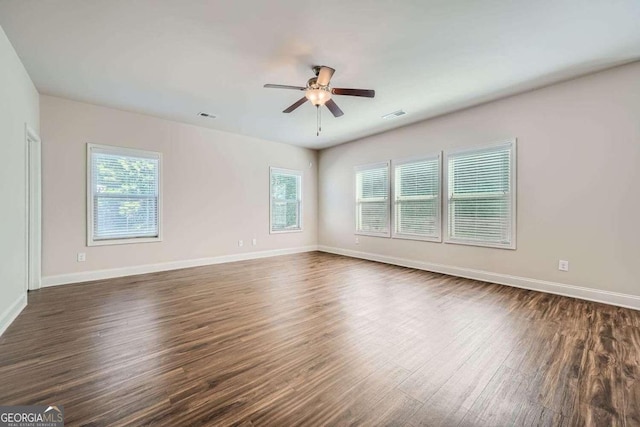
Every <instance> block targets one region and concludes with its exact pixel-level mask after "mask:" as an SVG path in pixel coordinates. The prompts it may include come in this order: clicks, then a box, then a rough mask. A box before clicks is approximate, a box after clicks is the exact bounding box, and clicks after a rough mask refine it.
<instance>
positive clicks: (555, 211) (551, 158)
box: [319, 62, 640, 308]
mask: <svg viewBox="0 0 640 427" xmlns="http://www.w3.org/2000/svg"><path fill="white" fill-rule="evenodd" d="M401 107H402V105H399V106H398V108H401ZM409 113H410V112H409ZM512 137H516V138H517V139H518V159H517V162H518V177H517V179H518V183H517V190H518V193H517V197H518V201H517V203H518V218H517V246H518V247H517V250H515V251H511V250H503V249H488V248H478V247H472V246H461V245H453V244H444V243H429V242H419V241H408V240H396V239H385V238H378V237H367V236H360V237H359V239H360V244H359V245H356V244H355V238H354V200H353V197H354V196H353V187H354V184H353V167H354V166H355V165H358V164H366V163H372V162H377V161H381V160H388V159H394V158H403V157H411V156H416V155H421V154H428V153H433V152H437V151H438V150H441V149H443V150H447V149H454V148H460V147H473V146H477V145H482V144H487V143H493V142H500V141H503V140H505V139H508V138H512ZM319 179H320V189H319V236H320V239H319V242H320V245H324V246H327V247H330V248H338V249H340V250H341V251H342V252H344V251H345V250H346V251H359V252H365V253H368V254H374V255H378V256H386V257H396V258H401V259H403V260H412V261H418V262H423V263H432V264H441V265H445V266H451V267H457V268H461V269H474V270H482V271H484V272H492V273H500V274H501V275H510V276H518V277H520V278H533V279H538V280H543V281H548V282H555V283H561V284H570V285H575V286H580V287H586V288H589V289H597V290H605V291H613V292H618V293H623V294H630V295H636V296H638V295H640V262H639V261H640V190H639V188H640V63H637V62H636V63H633V64H631V65H627V66H623V67H619V68H615V69H611V70H608V71H604V72H601V73H598V74H593V75H589V76H586V77H582V78H579V79H576V80H572V81H568V82H564V83H561V84H557V85H554V86H550V87H547V88H543V89H539V90H536V91H532V92H529V93H525V94H521V95H517V96H513V97H510V98H506V99H503V100H499V101H496V102H492V103H488V104H484V105H481V106H478V107H475V108H471V109H467V110H464V111H460V112H456V113H453V114H449V115H446V116H441V117H438V118H435V119H432V120H427V121H424V122H420V123H417V124H414V125H411V126H407V127H403V128H399V129H396V130H393V131H390V132H387V133H383V134H379V135H375V136H372V137H368V138H365V139H362V140H359V141H355V142H351V143H347V144H344V145H340V146H337V147H333V148H330V149H326V150H323V151H321V153H320V159H319ZM321 247H322V246H321ZM559 259H564V260H569V262H570V271H569V272H567V273H564V272H560V271H558V260H559ZM454 270H455V269H454ZM459 271H463V270H459ZM495 277H498V276H495ZM509 280H511V279H509ZM509 280H504V281H505V282H509ZM514 280H515V279H514ZM527 283H534V282H533V281H529V282H527ZM545 286H546V284H545ZM532 287H535V286H532ZM542 288H544V287H542ZM558 289H560V288H558ZM568 293H571V292H568ZM600 295H604V294H600ZM594 298H596V297H594ZM596 299H597V298H596ZM604 299H606V298H604ZM638 301H640V300H637V301H636V302H638ZM639 308H640V306H639Z"/></svg>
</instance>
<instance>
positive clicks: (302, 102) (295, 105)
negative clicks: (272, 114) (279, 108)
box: [283, 96, 307, 113]
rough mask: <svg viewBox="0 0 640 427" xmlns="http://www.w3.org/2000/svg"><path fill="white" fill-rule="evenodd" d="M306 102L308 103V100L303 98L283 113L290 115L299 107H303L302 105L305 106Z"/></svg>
mask: <svg viewBox="0 0 640 427" xmlns="http://www.w3.org/2000/svg"><path fill="white" fill-rule="evenodd" d="M305 102H307V98H306V97H304V96H303V97H302V98H300V99H298V100H297V101H296V102H295V103H294V104H293V105H291V106H290V107H289V108H287V109H286V110H284V111H283V113H290V112H292V111H293V110H295V109H296V108H298V107H299V106H301V105H302V104H304V103H305Z"/></svg>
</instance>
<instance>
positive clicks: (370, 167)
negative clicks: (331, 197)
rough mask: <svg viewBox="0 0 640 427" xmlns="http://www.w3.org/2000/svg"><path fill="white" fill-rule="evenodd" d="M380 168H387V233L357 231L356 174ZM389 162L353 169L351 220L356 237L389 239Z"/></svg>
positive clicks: (369, 164) (359, 166)
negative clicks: (352, 213)
mask: <svg viewBox="0 0 640 427" xmlns="http://www.w3.org/2000/svg"><path fill="white" fill-rule="evenodd" d="M381 167H386V168H387V186H386V187H387V188H386V190H387V196H386V202H387V231H386V232H375V231H360V230H358V222H359V221H358V204H359V203H360V202H359V201H358V172H361V171H365V170H371V169H380V168H381ZM390 174H391V162H390V161H384V162H376V163H368V164H365V165H358V166H355V167H354V168H353V192H354V194H353V199H352V200H354V205H353V206H354V215H353V218H354V220H355V223H354V226H355V233H354V234H356V235H358V236H372V237H386V238H390V237H391V188H390V187H391V176H390Z"/></svg>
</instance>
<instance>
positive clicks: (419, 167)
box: [393, 155, 441, 241]
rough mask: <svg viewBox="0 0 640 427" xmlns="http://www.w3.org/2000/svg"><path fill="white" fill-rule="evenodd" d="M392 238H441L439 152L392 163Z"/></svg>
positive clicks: (436, 239)
mask: <svg viewBox="0 0 640 427" xmlns="http://www.w3.org/2000/svg"><path fill="white" fill-rule="evenodd" d="M393 171H394V188H393V199H394V210H393V218H394V221H393V223H394V227H393V237H399V238H409V239H418V240H432V241H440V228H441V226H440V155H437V156H433V157H429V158H424V159H420V160H411V161H403V162H396V161H394V162H393Z"/></svg>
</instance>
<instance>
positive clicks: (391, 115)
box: [382, 110, 407, 119]
mask: <svg viewBox="0 0 640 427" xmlns="http://www.w3.org/2000/svg"><path fill="white" fill-rule="evenodd" d="M405 114H407V113H405V112H404V111H403V110H398V111H394V112H393V113H389V114H385V115H384V116H382V118H383V119H393V118H395V117H400V116H404V115H405Z"/></svg>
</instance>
